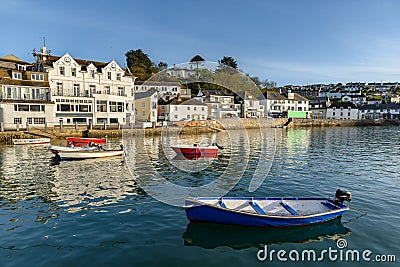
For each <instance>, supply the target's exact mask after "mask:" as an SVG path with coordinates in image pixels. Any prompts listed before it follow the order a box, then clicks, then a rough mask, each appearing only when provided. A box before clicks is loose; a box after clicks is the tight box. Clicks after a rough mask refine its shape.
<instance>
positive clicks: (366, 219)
mask: <svg viewBox="0 0 400 267" xmlns="http://www.w3.org/2000/svg"><path fill="white" fill-rule="evenodd" d="M264 131H265V132H263V135H260V133H259V132H258V131H248V132H247V133H246V132H240V131H238V132H234V133H230V134H229V135H228V134H226V133H220V134H218V136H216V138H217V140H218V143H219V144H221V145H224V146H225V149H224V150H223V151H221V154H220V156H219V158H218V159H214V160H212V159H210V160H195V161H190V162H187V161H180V160H177V159H174V154H173V152H172V150H171V149H169V147H168V146H170V145H171V144H174V143H177V139H176V138H174V137H171V138H169V137H163V139H161V138H159V137H154V138H153V137H146V138H145V140H144V142H143V139H140V138H138V139H135V138H132V139H129V140H124V141H125V142H126V143H127V146H128V149H129V152H128V155H127V159H126V160H125V159H124V158H122V157H121V158H109V159H100V160H84V161H76V162H75V161H65V162H61V163H60V164H59V165H53V164H52V161H51V157H52V155H51V153H50V152H49V151H47V150H46V147H45V146H2V147H0V266H45V265H46V266H221V265H225V266H228V265H229V266H266V265H268V266H301V265H304V266H320V265H322V266H332V265H333V266H345V265H349V266H365V265H366V263H365V262H363V261H360V262H356V261H352V262H343V261H340V260H336V261H330V260H329V259H327V258H325V259H324V261H322V262H293V261H290V260H289V261H288V262H280V261H279V260H278V259H277V258H276V257H275V258H274V260H273V261H272V262H271V261H264V262H262V261H259V260H258V259H257V252H258V251H259V249H261V248H264V245H267V246H268V249H269V250H272V249H274V250H285V251H287V252H289V251H291V250H298V251H300V252H301V251H302V250H315V251H321V250H324V249H328V248H329V247H332V248H334V249H338V248H337V245H336V240H337V239H338V238H343V239H345V240H346V241H347V248H345V249H356V250H360V251H363V250H365V249H369V250H371V251H372V253H373V254H372V256H371V258H372V257H373V256H374V255H378V254H379V255H395V256H396V260H397V263H376V262H375V263H370V265H371V266H372V265H375V264H377V265H382V266H398V262H399V260H400V248H399V245H398V244H399V238H400V229H399V217H400V216H399V214H400V206H399V203H398V197H399V195H400V186H399V185H400V182H399V173H400V156H399V154H400V139H399V133H400V128H398V127H364V128H363V127H358V128H356V127H354V128H352V127H349V128H314V129H289V130H285V129H284V130H281V129H278V130H277V131H274V130H273V129H266V130H264ZM246 136H249V139H247V137H246ZM182 138H183V140H180V142H187V143H191V142H195V141H197V142H198V141H201V140H203V139H207V138H213V136H210V135H202V136H185V137H182ZM263 138H264V139H263ZM271 138H272V139H271ZM247 140H251V141H250V142H248V141H247ZM263 140H264V141H265V140H267V141H268V142H269V143H270V142H271V140H274V141H275V147H271V146H269V147H268V148H267V149H266V150H265V149H264V148H263V147H262V146H261V144H262V143H263ZM230 144H231V145H230ZM117 145H118V141H117V140H114V141H111V142H110V146H117ZM163 148H164V150H163ZM274 150H275V155H274V161H273V162H271V161H270V158H271V155H272V154H273V153H272V151H274ZM145 156H146V157H145ZM260 157H261V160H260ZM271 163H272V164H271ZM270 165H271V166H270ZM269 167H271V168H269ZM260 170H261V172H259V171H260ZM268 170H269V172H268ZM263 172H265V173H267V172H268V174H267V177H266V179H265V180H264V181H263V183H262V184H261V186H260V187H259V188H258V189H257V190H256V191H255V192H252V193H250V192H249V185H250V184H251V182H252V180H254V177H253V176H254V175H255V174H258V173H263ZM224 174H228V175H226V177H224V176H223V177H224V179H223V181H222V183H220V184H218V186H219V187H221V188H220V189H226V188H229V187H230V186H231V185H232V183H233V182H235V175H236V174H238V175H239V176H240V177H242V178H241V179H240V181H238V183H237V184H236V185H235V186H234V187H233V189H232V190H230V192H229V194H228V195H229V196H270V197H272V196H282V197H288V196H296V197H297V196H303V197H328V196H333V195H334V192H335V191H336V189H337V188H344V189H347V190H350V191H351V192H352V193H353V201H352V202H351V203H350V205H351V206H352V207H354V208H356V209H357V210H351V211H349V212H348V213H346V214H345V215H344V216H343V218H342V220H341V221H333V222H330V223H327V224H322V225H317V226H313V227H302V228H293V229H278V230H273V229H257V228H256V229H255V228H246V227H234V226H221V225H211V224H192V223H188V221H187V219H186V216H185V213H184V210H183V209H182V208H180V207H175V206H171V205H167V204H164V203H161V202H158V201H156V200H155V198H154V197H156V198H165V199H167V198H170V200H172V199H174V201H175V202H174V203H179V202H180V201H182V200H181V199H179V198H180V197H181V196H182V194H183V193H181V192H178V191H176V192H174V191H173V190H172V191H171V190H170V191H167V192H165V191H164V192H163V194H164V193H165V194H166V196H162V194H161V195H157V196H154V192H153V191H152V193H151V194H152V195H153V197H152V196H150V195H149V194H148V193H147V192H146V191H145V190H147V191H148V190H150V191H151V190H152V189H157V188H159V187H160V184H165V183H167V182H168V183H171V184H174V185H176V186H177V187H179V188H182V187H186V188H187V191H190V190H192V189H193V188H195V190H197V189H198V188H201V186H207V184H209V183H211V182H214V181H218V180H221V179H220V177H221V175H224ZM161 178H163V180H161ZM136 181H138V183H139V184H140V185H138V184H137V182H136ZM166 181H167V182H166ZM253 182H254V181H253ZM256 182H257V181H256ZM196 187H197V189H196ZM143 189H145V190H143ZM211 191H213V190H211ZM175 198H176V199H175ZM358 210H360V211H362V212H366V213H367V215H365V216H361V215H362V213H360V212H359V211H358Z"/></svg>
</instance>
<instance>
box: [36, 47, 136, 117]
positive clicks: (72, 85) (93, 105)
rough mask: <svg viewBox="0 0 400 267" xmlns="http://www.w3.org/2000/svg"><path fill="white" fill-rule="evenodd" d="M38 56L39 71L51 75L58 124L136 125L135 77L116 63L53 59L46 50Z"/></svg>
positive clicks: (68, 57)
mask: <svg viewBox="0 0 400 267" xmlns="http://www.w3.org/2000/svg"><path fill="white" fill-rule="evenodd" d="M34 55H35V56H36V58H37V61H36V68H37V69H38V70H44V71H46V72H47V73H48V78H49V84H50V88H51V100H52V101H54V102H55V124H56V125H58V124H61V123H62V124H64V125H70V124H75V123H77V124H86V125H88V124H91V123H92V124H93V125H96V124H101V125H103V124H107V125H109V124H120V125H129V124H133V123H134V102H133V96H134V90H133V88H134V81H135V77H134V76H132V75H131V74H130V73H128V72H127V71H126V70H125V69H122V68H121V67H120V66H119V65H118V63H117V62H115V60H111V61H110V62H98V61H92V60H83V59H77V58H74V57H72V56H71V55H70V54H68V53H66V54H64V55H63V56H52V55H50V53H48V52H47V50H46V48H45V47H43V48H42V49H41V52H40V53H36V52H34Z"/></svg>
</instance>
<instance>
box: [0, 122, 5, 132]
mask: <svg viewBox="0 0 400 267" xmlns="http://www.w3.org/2000/svg"><path fill="white" fill-rule="evenodd" d="M0 128H1V131H2V132H4V122H0Z"/></svg>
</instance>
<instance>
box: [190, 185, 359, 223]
mask: <svg viewBox="0 0 400 267" xmlns="http://www.w3.org/2000/svg"><path fill="white" fill-rule="evenodd" d="M344 200H347V201H351V193H350V192H346V191H341V190H340V189H338V191H336V198H335V199H330V198H262V197H259V198H252V197H224V198H221V197H217V198H216V197H198V198H189V199H186V200H185V210H186V216H187V218H188V219H189V221H191V222H211V223H222V224H233V225H244V226H259V227H290V226H304V225H312V224H317V223H322V222H326V221H329V220H333V219H335V218H338V217H340V216H341V215H343V214H344V213H345V212H346V211H348V210H349V208H348V207H347V206H346V205H344V204H343V201H344Z"/></svg>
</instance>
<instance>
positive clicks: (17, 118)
mask: <svg viewBox="0 0 400 267" xmlns="http://www.w3.org/2000/svg"><path fill="white" fill-rule="evenodd" d="M53 115H54V102H53V101H51V99H50V86H49V82H48V76H47V73H44V72H40V71H37V70H32V66H31V64H30V63H27V62H25V61H23V60H21V59H19V58H17V57H16V56H14V55H8V56H4V57H2V58H0V125H1V130H2V131H3V130H19V129H27V128H29V127H34V128H40V129H43V128H46V127H53Z"/></svg>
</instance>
